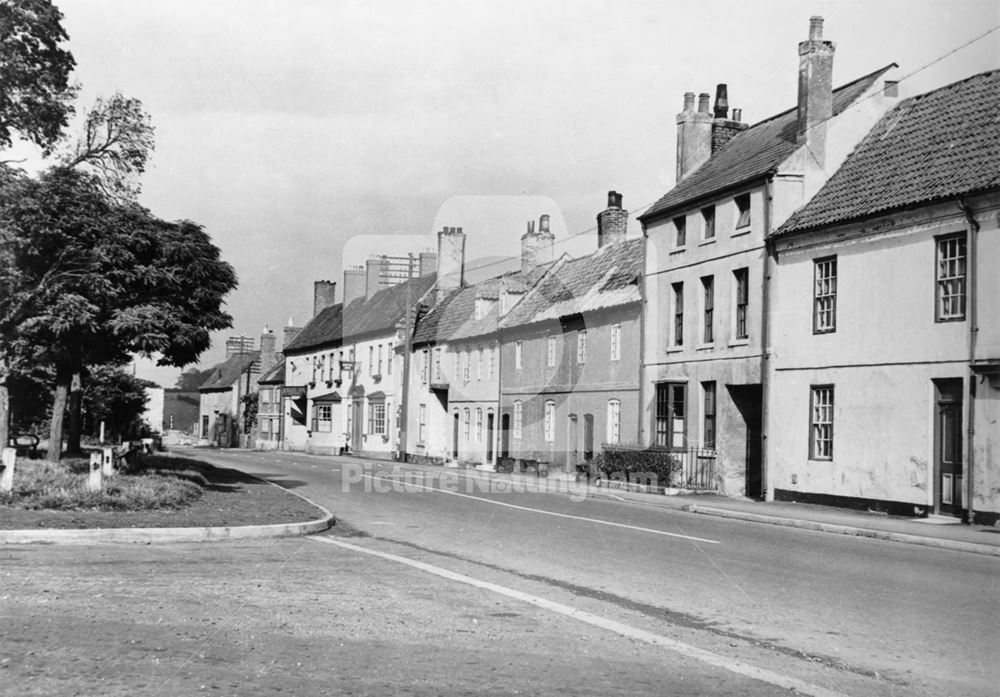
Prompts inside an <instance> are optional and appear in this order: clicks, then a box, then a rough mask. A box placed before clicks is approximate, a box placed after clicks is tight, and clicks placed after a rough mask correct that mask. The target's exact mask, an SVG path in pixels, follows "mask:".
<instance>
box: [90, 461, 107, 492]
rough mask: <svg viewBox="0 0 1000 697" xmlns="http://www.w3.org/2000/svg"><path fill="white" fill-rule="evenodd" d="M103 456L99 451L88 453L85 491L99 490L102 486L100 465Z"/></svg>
mask: <svg viewBox="0 0 1000 697" xmlns="http://www.w3.org/2000/svg"><path fill="white" fill-rule="evenodd" d="M103 460H104V456H103V455H102V454H101V453H97V452H94V453H90V473H89V475H88V476H87V491H100V490H101V489H102V488H103V487H104V482H103V477H102V476H101V475H102V471H101V465H102V461H103Z"/></svg>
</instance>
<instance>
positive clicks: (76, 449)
mask: <svg viewBox="0 0 1000 697" xmlns="http://www.w3.org/2000/svg"><path fill="white" fill-rule="evenodd" d="M82 408H83V384H82V382H81V377H80V373H79V372H76V373H73V380H72V382H71V383H70V392H69V433H68V435H67V438H66V453H67V454H72V455H79V454H80V453H81V452H82V451H81V450H80V433H81V432H82V430H83V415H82V413H81V411H82Z"/></svg>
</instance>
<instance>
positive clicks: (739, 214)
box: [733, 194, 750, 229]
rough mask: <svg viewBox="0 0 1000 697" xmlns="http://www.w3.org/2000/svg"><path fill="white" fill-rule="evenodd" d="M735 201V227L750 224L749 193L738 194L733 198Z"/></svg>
mask: <svg viewBox="0 0 1000 697" xmlns="http://www.w3.org/2000/svg"><path fill="white" fill-rule="evenodd" d="M733 201H734V202H735V203H736V229H739V228H743V227H747V226H749V225H750V194H740V195H739V196H737V197H736V198H734V199H733Z"/></svg>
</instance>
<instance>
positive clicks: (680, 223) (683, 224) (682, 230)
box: [674, 215, 687, 247]
mask: <svg viewBox="0 0 1000 697" xmlns="http://www.w3.org/2000/svg"><path fill="white" fill-rule="evenodd" d="M674 228H675V229H676V230H677V237H676V245H677V246H678V247H683V246H684V245H686V244H687V219H686V218H685V217H684V216H683V215H681V216H678V217H676V218H674Z"/></svg>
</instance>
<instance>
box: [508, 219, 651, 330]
mask: <svg viewBox="0 0 1000 697" xmlns="http://www.w3.org/2000/svg"><path fill="white" fill-rule="evenodd" d="M642 270H643V240H642V239H641V238H638V239H633V240H625V241H624V242H618V243H617V244H610V245H607V246H605V247H601V248H600V249H598V250H597V251H596V252H594V253H593V254H591V255H589V256H586V257H583V258H580V259H564V260H563V261H562V263H560V264H558V265H556V266H555V267H553V268H552V270H551V271H550V272H549V274H548V275H547V276H545V277H544V278H543V279H542V280H541V281H539V282H538V283H537V284H536V285H535V286H534V287H533V288H532V289H531V290H530V291H528V293H527V295H525V296H524V298H522V299H521V301H520V302H519V303H518V304H517V305H515V306H514V307H513V308H512V309H511V311H510V312H509V313H508V314H507V316H506V317H504V318H503V319H502V320H501V321H500V326H501V328H504V329H506V328H511V327H515V326H520V325H526V324H532V323H535V322H542V321H546V320H556V319H559V318H560V317H567V316H571V315H575V314H583V313H588V312H594V311H597V310H603V309H606V308H611V307H618V306H621V305H627V304H629V303H635V302H639V300H640V296H639V286H638V283H637V279H638V278H639V276H640V275H641V274H642Z"/></svg>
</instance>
